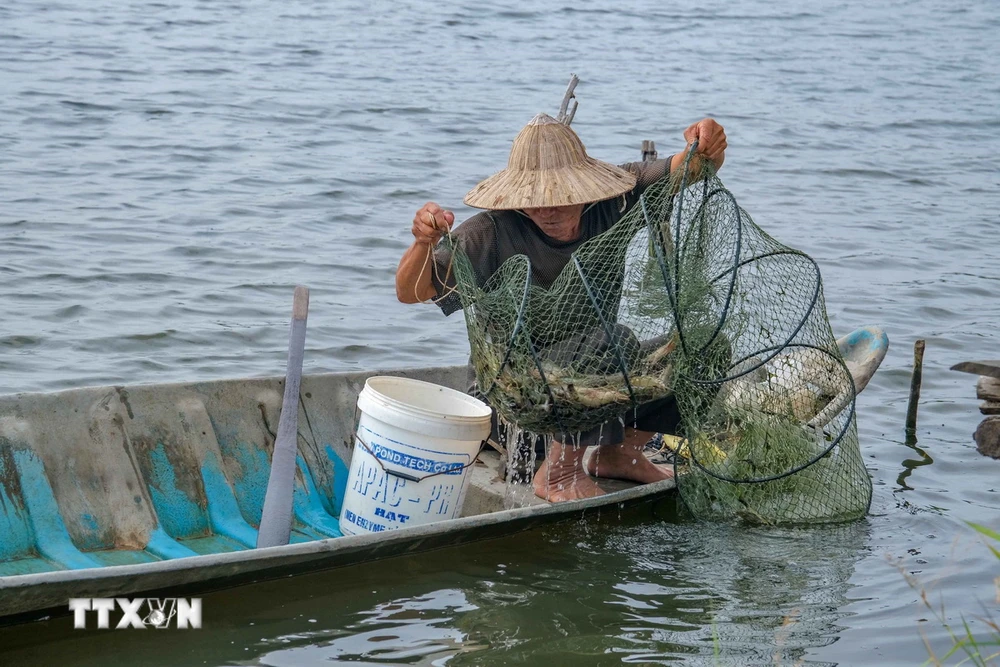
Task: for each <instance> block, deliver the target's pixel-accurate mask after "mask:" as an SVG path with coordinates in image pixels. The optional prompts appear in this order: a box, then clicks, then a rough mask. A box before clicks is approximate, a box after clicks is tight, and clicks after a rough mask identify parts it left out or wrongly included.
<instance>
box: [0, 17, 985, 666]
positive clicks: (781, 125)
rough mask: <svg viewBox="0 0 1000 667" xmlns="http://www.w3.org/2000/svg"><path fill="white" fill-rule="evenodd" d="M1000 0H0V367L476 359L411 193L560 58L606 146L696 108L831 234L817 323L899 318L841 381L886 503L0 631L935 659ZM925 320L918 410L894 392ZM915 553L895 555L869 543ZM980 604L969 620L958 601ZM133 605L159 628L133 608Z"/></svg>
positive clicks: (748, 190) (369, 657)
mask: <svg viewBox="0 0 1000 667" xmlns="http://www.w3.org/2000/svg"><path fill="white" fill-rule="evenodd" d="M995 9H996V7H995V6H994V5H993V4H992V3H989V2H954V3H948V4H946V5H942V4H941V3H934V2H930V1H929V0H913V1H908V2H889V3H878V4H871V3H862V2H857V1H854V0H848V1H845V2H831V3H813V4H812V5H803V4H801V3H793V2H777V3H775V2H766V3H765V2H761V1H758V0H736V1H735V2H725V3H723V2H707V3H700V4H698V5H683V6H682V5H668V4H664V3H656V2H650V1H647V0H642V1H640V2H635V3H631V4H630V5H629V8H628V9H622V8H621V7H620V6H619V4H618V3H612V2H608V1H606V0H581V1H578V2H575V3H572V4H565V5H558V4H554V5H537V4H536V5H530V6H528V5H525V4H524V3H513V2H491V3H486V4H485V5H484V4H483V3H461V2H459V3H447V4H441V3H431V2H427V1H426V0H412V1H410V2H392V3H389V2H380V1H378V0H376V1H375V2H365V3H360V2H359V3H353V2H341V3H325V2H318V1H310V0H286V2H283V3H274V2H264V1H262V0H246V1H244V2H240V3H236V2H201V1H195V0H164V1H163V2H139V1H128V0H124V1H121V2H118V1H116V2H110V1H109V0H95V1H94V2H88V3H71V2H53V1H51V0H9V1H8V2H5V3H3V5H2V6H0V92H2V95H0V242H2V243H0V248H2V250H0V252H2V253H3V261H2V262H0V271H2V277H3V289H0V309H2V312H4V313H5V317H4V318H3V323H2V324H0V371H2V372H0V391H3V392H18V391H50V390H58V389H64V388H69V387H78V386H85V385H92V384H101V383H136V382H140V383H148V382H167V381H188V380H198V379H210V378H220V377H239V376H247V375H275V374H279V373H281V372H282V371H283V369H284V355H285V346H286V344H287V335H288V334H287V325H288V318H289V311H290V308H291V295H292V287H293V286H294V285H295V284H306V285H308V286H310V288H311V289H312V301H311V306H312V309H311V312H310V318H309V332H308V340H307V351H306V362H305V365H306V370H307V372H323V371H334V370H356V369H371V368H391V367H403V366H422V365H440V364H451V363H462V362H463V361H464V359H465V358H466V355H467V351H468V344H467V342H466V338H465V333H464V328H463V327H464V325H463V322H462V321H461V318H460V316H458V317H451V318H448V319H445V318H442V317H441V316H440V314H439V313H437V312H436V311H435V309H434V308H433V307H431V306H423V307H417V306H403V305H401V304H398V303H397V302H396V299H395V294H394V289H393V273H394V270H395V265H396V262H397V261H398V258H399V256H400V254H401V253H402V252H403V250H404V249H405V248H406V246H407V244H408V243H409V239H410V238H411V237H410V235H409V221H410V220H411V219H412V215H413V211H414V210H415V209H416V208H417V207H419V206H420V205H421V204H423V203H424V202H425V201H427V200H434V201H438V202H440V203H442V204H443V205H445V206H449V207H452V208H454V209H455V211H456V213H457V216H458V217H459V218H463V217H466V216H468V215H469V214H470V213H471V211H469V210H468V209H466V208H464V207H463V206H462V205H461V200H462V196H463V195H464V193H465V192H466V191H467V190H468V189H469V188H471V187H472V186H473V185H474V184H475V183H476V182H477V181H478V180H479V179H480V178H483V177H485V176H487V175H489V174H490V173H493V172H494V171H497V170H499V169H500V168H502V167H503V166H504V164H505V160H506V152H507V150H508V149H509V146H510V141H511V139H512V138H513V136H514V135H515V134H516V132H517V130H518V129H520V127H521V126H522V125H523V124H524V123H525V122H527V121H528V120H529V119H530V118H531V117H532V116H533V115H534V114H535V113H537V112H539V111H546V112H549V113H554V112H555V111H556V110H557V108H558V103H559V100H560V98H561V95H562V91H563V89H564V87H565V83H566V81H567V79H568V78H569V74H570V73H571V72H575V73H577V74H579V75H580V77H581V79H582V83H581V84H580V86H579V88H578V89H577V92H578V95H579V98H580V104H581V106H580V110H579V112H578V114H577V118H576V120H575V121H574V127H575V128H576V129H577V131H578V132H579V133H580V135H581V137H582V138H583V140H584V142H585V143H586V144H587V147H588V149H589V151H590V152H591V153H592V154H593V155H595V156H597V157H599V158H602V159H606V160H609V161H617V162H624V161H628V160H634V159H638V156H639V149H640V144H641V141H642V140H643V139H654V140H655V141H656V142H657V146H658V147H659V149H660V151H661V153H662V154H669V153H670V152H672V151H674V150H677V149H678V148H680V147H681V146H682V144H683V140H682V138H681V131H682V130H683V129H684V128H685V127H686V126H687V125H688V124H690V123H691V122H693V121H695V120H697V119H698V118H700V117H703V116H705V115H713V116H715V117H717V118H718V119H719V120H720V122H722V123H723V124H724V125H725V127H726V129H727V132H728V135H729V143H730V150H729V152H728V155H727V161H726V165H725V167H724V168H723V170H722V172H721V176H722V177H723V178H724V179H725V181H726V183H727V185H728V186H729V187H730V189H731V190H732V191H733V193H734V194H735V195H736V197H737V198H738V199H739V201H740V203H741V204H742V205H743V207H744V208H746V209H747V210H748V211H749V212H750V213H751V214H752V215H753V216H754V218H755V220H756V221H757V222H758V223H759V224H760V225H761V226H763V227H764V228H765V229H766V230H768V231H769V232H770V233H771V234H772V235H774V236H775V237H776V238H778V239H780V240H781V241H783V242H785V243H787V244H789V245H792V246H794V247H797V248H800V249H802V250H804V251H806V252H808V253H810V254H811V255H812V256H813V257H814V258H815V259H816V260H817V261H818V262H819V264H820V266H821V268H822V270H823V277H824V282H825V290H826V301H827V305H828V310H829V315H830V319H831V322H832V324H833V327H834V330H835V331H836V332H838V333H843V332H846V331H848V330H850V329H853V328H855V327H856V326H859V325H863V324H877V325H881V326H882V327H884V328H885V329H886V331H887V332H888V334H889V336H890V338H891V340H892V349H891V351H890V354H889V356H888V358H887V359H886V362H885V364H884V366H883V370H882V371H881V372H880V373H879V374H878V375H877V376H876V378H875V380H874V381H873V382H872V384H871V385H870V386H869V388H868V389H867V390H866V391H865V393H864V394H863V395H862V396H861V397H860V400H859V406H858V409H859V417H858V423H859V429H860V434H861V442H862V447H863V451H864V453H865V456H866V462H867V464H868V467H869V470H870V473H871V475H872V477H873V480H874V482H875V498H874V502H873V506H872V511H871V514H870V516H869V517H868V518H867V519H866V520H864V521H860V522H857V523H854V524H850V525H845V526H834V527H817V528H797V529H780V530H775V529H761V528H747V527H742V526H726V525H701V524H692V523H689V522H687V521H684V520H681V519H679V518H677V516H676V514H675V512H674V509H673V508H672V507H670V504H669V503H667V504H666V505H664V506H657V507H654V508H646V509H643V510H639V511H637V512H630V513H629V514H627V515H624V516H621V517H619V516H618V515H617V513H616V512H609V513H605V515H603V516H602V520H601V522H600V523H595V524H591V523H588V524H570V525H566V526H559V527H552V528H548V529H545V530H541V531H536V532H533V533H529V534H525V535H520V536H517V537H514V538H510V539H507V540H503V541H496V542H490V543H484V544H481V545H475V546H471V547H468V548H462V549H456V550H451V551H448V552H442V553H437V554H429V555H425V556H418V557H413V558H407V559H397V560H395V561H392V562H391V563H376V564H371V565H367V566H363V567H360V568H356V569H352V570H343V571H335V572H330V573H324V574H317V575H313V576H310V577H302V578H298V579H294V580H288V581H281V582H272V583H266V584H260V585H258V586H254V587H250V588H245V589H240V590H234V591H228V592H224V593H218V594H214V595H210V596H208V597H206V599H205V618H206V627H207V628H209V630H206V631H202V632H192V633H190V634H187V635H180V634H177V633H170V634H167V635H166V636H164V635H162V634H155V633H152V632H150V633H140V632H132V633H128V632H119V633H113V632H112V633H97V632H88V633H80V632H73V631H72V630H71V629H70V628H69V626H68V625H67V621H66V619H57V620H53V621H50V622H47V623H43V624H35V625H33V626H29V627H25V628H18V629H16V630H4V631H0V664H11V665H15V664H17V665H23V664H29V663H31V662H37V663H38V664H56V663H66V664H88V663H89V664H106V663H107V661H108V660H109V659H110V656H112V655H122V656H129V659H130V660H133V661H136V660H138V662H140V663H141V664H208V665H276V666H277V665H282V666H284V665H289V666H292V665H294V666H299V665H313V664H329V663H330V662H331V661H337V660H340V661H353V662H358V663H361V664H445V663H447V664H450V665H457V664H549V665H551V664H568V663H569V660H570V659H571V660H572V661H573V664H617V663H619V662H634V663H639V664H657V663H660V664H666V663H677V662H682V663H691V664H739V665H745V664H774V663H775V662H779V663H782V664H795V663H796V662H798V661H799V660H804V661H806V662H807V663H811V664H842V665H854V664H875V663H878V664H899V665H912V664H919V663H920V662H922V661H923V660H924V659H925V658H926V651H925V649H924V647H923V642H922V639H921V636H920V630H919V628H918V621H919V619H921V618H928V619H930V620H931V622H930V623H928V624H927V625H926V628H925V631H926V633H927V635H928V636H929V637H930V639H931V641H932V643H933V644H934V645H935V646H943V645H944V644H945V634H944V631H943V630H942V629H941V627H940V625H939V624H938V623H937V622H936V621H934V620H933V618H932V617H931V616H930V615H929V613H928V612H927V611H926V610H924V609H922V608H921V607H920V606H919V605H918V603H917V599H918V595H917V593H916V592H915V591H914V589H912V588H911V587H910V585H909V584H908V583H907V581H906V580H905V578H904V576H903V573H913V574H915V575H916V576H918V577H919V578H920V580H921V581H923V582H925V583H926V584H927V585H933V588H932V590H933V593H932V596H933V599H935V600H937V599H938V598H937V597H936V596H938V595H940V596H941V599H942V600H943V601H944V602H945V606H946V609H947V613H948V615H949V618H950V619H951V620H952V621H956V620H958V618H959V615H960V614H963V613H964V614H965V615H966V616H967V617H970V618H971V617H972V616H975V615H977V614H979V613H980V612H981V607H980V602H979V601H982V602H983V603H984V604H987V605H993V604H994V603H993V600H994V592H993V590H992V579H993V576H994V575H995V573H996V569H997V568H996V562H995V560H994V559H993V558H992V556H991V555H989V552H988V551H987V549H986V548H985V547H984V546H982V545H981V544H980V543H979V542H978V541H977V540H976V539H975V538H974V537H973V536H972V533H971V531H969V530H968V529H967V527H966V525H965V523H964V522H965V521H978V522H982V523H986V524H989V525H992V526H994V527H997V526H998V523H997V520H996V509H997V506H998V499H997V493H996V488H997V484H996V481H995V480H996V479H997V476H998V474H1000V462H994V461H992V460H988V459H983V458H981V457H980V456H979V455H978V454H977V453H976V452H975V449H974V445H973V443H972V440H971V433H972V431H973V430H974V428H975V426H976V424H977V423H978V422H979V420H980V415H979V414H978V412H977V409H976V401H975V396H974V381H975V378H973V377H972V376H967V375H963V374H959V373H954V372H951V371H949V370H947V369H948V367H949V366H950V365H951V364H953V363H955V362H958V361H961V360H965V359H972V358H996V357H997V356H998V352H997V351H998V349H1000V340H998V338H1000V337H998V334H997V331H998V328H1000V299H998V298H997V296H998V294H1000V264H998V262H997V258H998V257H1000V250H998V243H997V235H998V230H1000V220H998V213H997V211H998V203H1000V197H998V192H1000V187H998V186H1000V159H998V157H997V156H998V155H1000V112H998V109H1000V81H998V79H997V77H996V65H997V63H998V62H1000V46H998V42H997V40H996V37H995V35H996V34H997V30H998V28H1000V21H998V19H997V15H996V11H995ZM917 338H924V339H926V340H927V357H926V362H925V363H926V365H925V372H924V385H923V404H922V406H921V412H920V428H919V433H918V443H917V446H915V447H914V446H907V445H905V444H904V442H903V435H902V422H903V415H904V411H905V402H906V396H907V388H908V382H909V364H910V360H911V349H912V343H913V341H914V340H915V339H917ZM896 558H901V559H903V562H902V564H901V565H899V567H897V566H895V565H893V564H892V563H890V559H896ZM980 627H981V626H980ZM150 635H152V636H150Z"/></svg>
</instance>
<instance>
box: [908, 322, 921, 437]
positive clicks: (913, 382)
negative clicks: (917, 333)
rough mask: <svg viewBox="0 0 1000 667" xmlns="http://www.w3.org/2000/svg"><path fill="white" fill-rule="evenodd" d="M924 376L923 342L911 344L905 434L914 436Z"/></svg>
mask: <svg viewBox="0 0 1000 667" xmlns="http://www.w3.org/2000/svg"><path fill="white" fill-rule="evenodd" d="M923 374H924V341H923V339H921V340H918V341H917V342H915V343H914V344H913V376H912V377H911V378H910V402H909V404H908V405H907V406H906V434H907V435H908V436H913V435H916V432H917V404H918V403H919V402H920V383H921V381H922V380H923Z"/></svg>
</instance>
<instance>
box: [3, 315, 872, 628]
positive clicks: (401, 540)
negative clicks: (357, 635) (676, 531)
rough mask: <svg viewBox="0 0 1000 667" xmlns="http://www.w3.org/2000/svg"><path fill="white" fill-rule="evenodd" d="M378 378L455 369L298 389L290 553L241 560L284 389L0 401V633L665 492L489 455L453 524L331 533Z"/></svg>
mask: <svg viewBox="0 0 1000 667" xmlns="http://www.w3.org/2000/svg"><path fill="white" fill-rule="evenodd" d="M859 331H862V332H868V333H865V334H863V335H862V334H859V332H854V333H853V334H851V337H848V338H845V339H842V341H841V344H842V351H843V352H844V353H845V356H846V358H847V359H848V360H849V362H851V364H852V371H853V370H854V369H860V368H864V369H866V370H865V371H864V374H866V376H864V377H862V376H857V375H856V377H855V382H856V384H857V385H858V386H859V387H861V386H863V385H864V384H865V383H867V380H868V377H870V374H871V373H874V372H875V369H876V368H877V367H878V362H880V361H881V358H882V356H884V354H885V335H884V334H882V333H881V332H880V331H878V330H875V329H871V330H859ZM852 337H853V338H852ZM852 341H853V342H852ZM872 341H875V344H873V343H872ZM876 357H877V359H875V358H876ZM376 374H380V375H385V374H392V375H401V376H406V377H413V378H417V379H421V380H425V381H428V382H434V383H437V384H440V385H444V386H448V387H453V388H462V387H463V386H464V385H465V383H466V379H467V369H466V368H465V367H464V366H461V367H449V368H428V369H417V370H406V371H395V372H388V373H386V372H379V373H335V374H324V375H315V376H306V377H304V378H303V381H302V388H301V394H300V399H301V400H300V411H299V424H300V429H299V457H298V470H297V477H296V488H295V497H294V513H293V519H294V524H293V531H292V540H291V543H290V544H288V545H286V546H279V547H270V548H265V549H255V548H253V547H254V545H255V544H256V537H257V528H256V526H257V524H258V522H259V519H260V516H261V509H262V505H263V500H264V493H265V490H266V485H267V479H268V474H269V470H270V452H271V448H272V447H273V442H274V435H273V434H274V431H275V429H276V426H277V423H278V415H279V410H280V403H281V396H282V388H283V387H282V385H283V379H282V378H252V379H240V380H223V381H213V382H195V383H185V384H167V385H139V386H129V387H124V386H112V387H95V388H84V389H73V390H69V391H63V392H58V393H52V394H17V395H13V396H7V397H0V622H4V623H9V622H17V621H19V620H28V619H30V618H31V617H33V616H35V615H39V614H41V613H45V612H46V611H47V610H60V611H61V612H65V611H66V610H67V603H68V600H69V599H70V598H93V597H103V598H108V597H134V596H139V595H143V596H156V595H160V596H167V597H179V596H184V595H189V594H191V593H193V592H196V591H198V590H205V589H207V588H218V587H221V586H229V585H236V584H239V583H245V582H248V581H253V580H261V579H267V578H274V577H278V576H288V575H291V574H295V573H301V572H305V571H310V570H317V569H324V568H332V567H338V566H343V565H348V564H352V563H358V562H365V561H371V560H375V559H380V558H387V557H390V556H396V555H400V554H406V553H413V552H418V551H424V550H428V549H434V548H440V547H444V546H451V545H457V544H460V543H464V542H470V541H475V540H483V539H490V538H495V537H499V536H502V535H506V534H510V533H513V532H516V531H521V530H526V529H529V528H532V527H534V526H537V525H540V524H542V523H546V522H551V521H556V520H560V519H565V518H569V517H571V516H575V515H579V514H580V513H586V512H590V511H593V510H597V509H598V508H601V507H603V506H609V505H610V506H615V505H624V504H629V503H637V502H642V501H649V500H652V499H655V498H658V497H662V496H663V495H665V494H668V493H670V492H671V491H672V490H673V489H674V482H673V480H667V481H663V482H658V483H655V484H649V485H645V486H643V485H630V484H627V483H622V482H607V481H601V484H602V486H605V488H606V490H608V491H609V493H608V494H607V495H604V496H600V497H597V498H592V499H587V500H579V501H572V502H566V503H560V504H549V503H546V502H544V501H542V500H540V499H538V498H535V497H534V496H533V495H531V493H530V488H529V487H527V486H521V485H511V486H509V487H508V485H506V484H505V483H503V482H502V481H501V480H500V469H501V461H500V457H499V456H498V455H497V454H496V453H495V452H492V451H491V450H488V449H487V450H484V452H483V454H482V455H481V457H480V460H479V462H477V464H476V465H475V466H474V467H473V468H472V470H471V475H472V477H471V480H470V485H469V489H468V492H467V496H466V500H465V504H464V506H463V512H462V517H461V518H458V519H454V520H450V521H443V522H440V523H435V524H429V525H424V526H414V527H407V528H403V529H400V530H395V531H390V532H382V533H375V534H369V535H356V536H341V533H340V529H339V524H338V519H337V517H338V513H339V510H340V507H341V503H342V500H343V497H344V491H345V484H346V479H347V467H346V463H347V462H349V461H350V459H351V449H352V445H353V437H352V430H353V428H354V424H355V421H356V414H355V405H356V402H357V397H358V393H359V392H360V391H361V389H362V388H363V386H364V381H365V380H366V379H367V378H368V377H370V376H372V375H376ZM511 507H512V508H511Z"/></svg>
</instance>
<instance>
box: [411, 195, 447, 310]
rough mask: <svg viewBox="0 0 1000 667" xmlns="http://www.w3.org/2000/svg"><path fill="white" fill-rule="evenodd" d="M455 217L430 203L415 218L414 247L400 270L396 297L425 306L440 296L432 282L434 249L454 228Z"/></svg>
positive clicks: (413, 229) (413, 230)
mask: <svg viewBox="0 0 1000 667" xmlns="http://www.w3.org/2000/svg"><path fill="white" fill-rule="evenodd" d="M454 222H455V214H454V213H452V212H451V211H446V210H444V209H442V208H441V207H440V206H438V205H437V204H435V203H434V202H427V203H426V204H424V205H423V207H421V208H420V210H419V211H417V213H416V215H415V216H413V227H412V229H411V230H410V231H411V232H412V233H413V245H411V246H410V247H409V248H407V250H406V252H405V253H403V257H402V259H400V260H399V268H398V269H396V298H397V299H399V300H400V301H402V302H403V303H421V302H423V301H427V300H428V299H432V298H434V297H435V296H437V290H436V289H435V288H434V283H433V281H432V279H431V276H432V274H433V273H434V267H433V263H434V252H433V250H434V246H436V245H437V242H438V241H440V240H441V237H442V236H443V235H444V233H445V232H446V231H447V230H449V229H451V225H452V224H453V223H454Z"/></svg>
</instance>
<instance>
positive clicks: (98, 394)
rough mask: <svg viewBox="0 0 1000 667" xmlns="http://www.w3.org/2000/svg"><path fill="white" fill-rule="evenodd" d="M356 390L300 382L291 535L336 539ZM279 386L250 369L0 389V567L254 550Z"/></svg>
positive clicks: (347, 382) (316, 380)
mask: <svg viewBox="0 0 1000 667" xmlns="http://www.w3.org/2000/svg"><path fill="white" fill-rule="evenodd" d="M324 385H326V386H324ZM362 386H363V377H362V376H360V375H358V376H315V377H313V378H306V379H305V380H304V381H303V394H302V401H301V402H300V406H299V410H300V412H299V425H300V429H299V455H298V459H297V463H298V465H297V470H296V479H295V487H294V511H293V526H292V535H291V542H293V543H296V542H307V541H312V540H319V539H326V538H335V537H340V536H341V532H340V528H339V522H338V517H339V514H340V509H341V504H342V502H343V497H344V490H345V485H346V480H347V475H348V469H347V466H346V464H345V461H346V460H349V454H348V453H347V447H348V438H349V432H350V429H351V428H352V427H353V419H354V414H353V407H354V402H355V400H356V396H357V392H358V391H360V389H361V387H362ZM282 388H283V387H282V381H281V380H280V379H266V378H262V379H253V380H243V381H235V380H234V381H221V382H216V383H203V384H194V385H160V386H153V385H150V386H147V387H133V388H128V389H126V388H123V387H104V388H91V389H79V390H71V391H67V392H60V393H57V394H22V395H18V396H14V397H3V398H0V576H11V575H23V574H35V573H42V572H52V571H57V570H77V569H83V568H94V567H106V566H112V565H129V564H136V563H149V562H155V561H162V560H169V559H174V558H183V557H188V556H196V555H201V554H218V553H224V552H232V551H241V550H245V549H252V548H254V547H255V545H256V541H257V528H258V525H259V522H260V517H261V511H262V508H263V504H264V496H265V492H266V489H267V483H268V476H269V474H270V460H271V450H272V447H273V444H274V436H273V432H274V430H275V427H276V426H277V423H278V416H279V413H280V400H281V398H280V397H281V391H282Z"/></svg>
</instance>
